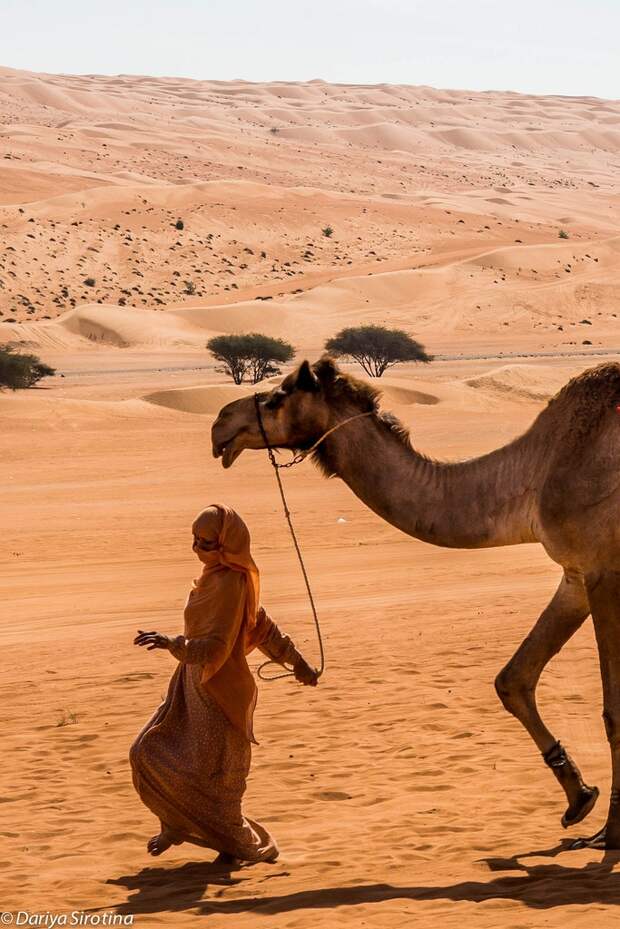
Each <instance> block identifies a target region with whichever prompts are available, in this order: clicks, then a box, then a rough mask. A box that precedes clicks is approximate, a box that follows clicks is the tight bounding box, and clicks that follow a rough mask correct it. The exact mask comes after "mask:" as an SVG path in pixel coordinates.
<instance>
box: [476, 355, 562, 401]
mask: <svg viewBox="0 0 620 929" xmlns="http://www.w3.org/2000/svg"><path fill="white" fill-rule="evenodd" d="M570 370H571V369H570V368H568V369H567V368H566V367H550V366H545V365H528V364H519V365H504V366H503V367H501V368H496V369H495V370H493V371H485V372H484V373H483V374H479V375H478V376H477V377H470V378H467V379H466V381H465V383H466V384H468V385H469V386H470V387H475V388H476V389H477V390H484V391H490V392H491V393H498V394H501V395H505V396H509V397H510V399H515V398H524V399H526V400H548V399H550V398H551V397H553V395H554V394H556V393H557V392H558V390H559V389H560V388H561V387H562V386H563V385H564V384H565V383H566V381H567V380H568V377H567V374H568V371H570Z"/></svg>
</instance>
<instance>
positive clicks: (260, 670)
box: [254, 394, 325, 681]
mask: <svg viewBox="0 0 620 929" xmlns="http://www.w3.org/2000/svg"><path fill="white" fill-rule="evenodd" d="M254 406H255V408H256V419H257V421H258V426H259V429H260V431H261V435H262V437H263V442H264V443H265V447H266V448H267V453H268V455H269V461H270V462H271V464H272V466H273V470H274V471H275V475H276V481H277V482H278V490H279V491H280V497H281V499H282V507H283V509H284V516H285V517H286V521H287V523H288V528H289V531H290V533H291V538H292V539H293V545H294V546H295V551H296V552H297V559H298V561H299V566H300V568H301V573H302V574H303V578H304V583H305V585H306V590H307V592H308V599H309V601H310V608H311V610H312V617H313V619H314V625H315V628H316V636H317V639H318V642H319V654H320V656H321V663H320V665H319V668H318V669H317V671H318V676H319V677H320V676H321V675H322V674H323V671H324V670H325V652H324V650H323V638H322V636H321V625H320V623H319V617H318V615H317V611H316V606H315V605H314V597H313V596H312V590H311V588H310V581H309V579H308V572H307V571H306V566H305V564H304V559H303V556H302V554H301V549H300V548H299V542H298V541H297V536H296V535H295V529H294V528H293V522H292V520H291V512H290V510H289V508H288V504H287V502H286V496H285V494H284V487H283V486H282V480H281V478H280V469H279V466H278V462H277V461H276V459H275V455H274V453H273V448H272V447H271V445H270V444H269V439H268V438H267V433H266V432H265V426H264V425H263V418H262V416H261V412H260V407H259V400H258V394H254ZM304 457H305V456H304ZM300 460H301V461H303V458H301V459H300ZM295 463H297V462H295ZM270 664H277V661H273V660H271V659H269V661H264V662H263V663H262V664H261V665H260V666H259V668H258V670H257V674H258V676H259V678H260V679H261V680H263V681H277V680H279V679H280V678H282V677H294V676H295V672H294V671H283V672H281V673H280V674H274V675H273V676H272V677H266V676H265V674H263V668H266V667H267V666H268V665H270Z"/></svg>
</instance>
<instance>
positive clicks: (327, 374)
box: [312, 355, 340, 384]
mask: <svg viewBox="0 0 620 929" xmlns="http://www.w3.org/2000/svg"><path fill="white" fill-rule="evenodd" d="M312 368H313V370H314V373H315V374H316V376H317V378H318V379H319V381H320V383H321V384H333V383H334V381H335V380H336V378H337V377H338V376H339V374H340V371H339V370H338V365H337V364H336V362H335V361H334V359H333V358H332V357H331V355H323V357H322V358H319V360H318V361H316V362H315V363H314V364H313V366H312Z"/></svg>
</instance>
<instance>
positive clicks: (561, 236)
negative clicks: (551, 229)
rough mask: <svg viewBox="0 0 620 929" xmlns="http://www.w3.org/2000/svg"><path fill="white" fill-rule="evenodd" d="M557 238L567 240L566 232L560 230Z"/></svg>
mask: <svg viewBox="0 0 620 929" xmlns="http://www.w3.org/2000/svg"><path fill="white" fill-rule="evenodd" d="M558 236H559V238H560V239H568V232H567V231H566V229H560V231H559V232H558Z"/></svg>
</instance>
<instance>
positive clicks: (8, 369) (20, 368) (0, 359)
mask: <svg viewBox="0 0 620 929" xmlns="http://www.w3.org/2000/svg"><path fill="white" fill-rule="evenodd" d="M55 373H56V371H55V370H54V368H50V366H49V365H46V364H43V362H42V361H40V360H39V358H37V356H36V355H25V354H22V353H21V352H16V351H15V349H14V347H13V346H12V345H0V388H2V387H10V389H11V390H22V389H25V388H27V387H32V386H33V385H34V384H36V383H37V381H40V380H41V378H42V377H51V376H52V375H53V374H55Z"/></svg>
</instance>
